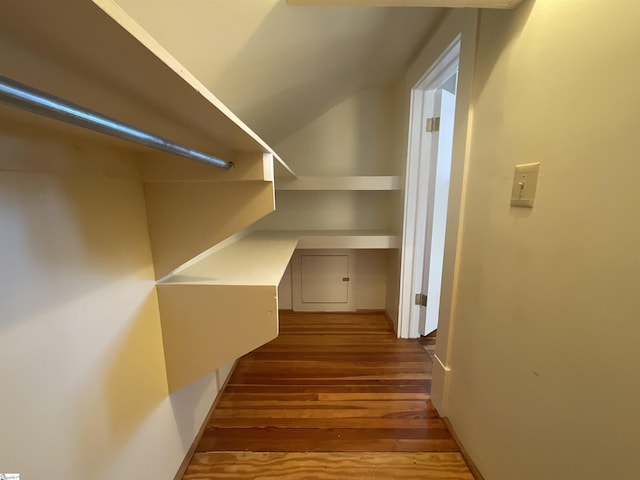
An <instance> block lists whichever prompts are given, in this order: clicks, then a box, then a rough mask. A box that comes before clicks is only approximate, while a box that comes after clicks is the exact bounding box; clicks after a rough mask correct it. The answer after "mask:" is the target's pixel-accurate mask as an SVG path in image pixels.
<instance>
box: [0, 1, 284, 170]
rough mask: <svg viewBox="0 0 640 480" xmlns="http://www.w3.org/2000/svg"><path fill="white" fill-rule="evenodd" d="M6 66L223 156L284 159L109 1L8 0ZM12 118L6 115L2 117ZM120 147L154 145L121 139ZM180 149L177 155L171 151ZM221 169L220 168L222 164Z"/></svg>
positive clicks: (30, 120)
mask: <svg viewBox="0 0 640 480" xmlns="http://www.w3.org/2000/svg"><path fill="white" fill-rule="evenodd" d="M0 56H1V58H2V75H4V76H5V77H8V78H10V79H13V80H15V81H17V82H21V83H23V84H26V85H28V86H30V87H33V88H35V89H38V90H41V91H43V92H47V93H49V94H51V95H54V96H57V97H60V98H62V99H64V100H67V101H69V102H72V103H75V104H77V105H80V106H82V107H85V108H87V109H90V110H93V111H96V112H98V113H100V114H102V115H104V116H107V117H111V118H113V119H115V120H117V121H119V122H122V123H126V124H128V125H131V126H133V127H136V128H138V129H141V130H145V131H148V132H150V133H153V134H154V135H157V136H160V137H164V138H167V139H169V140H171V141H173V142H176V143H180V144H183V145H185V146H187V147H189V148H192V149H195V150H200V151H202V152H204V153H207V154H209V155H213V156H216V157H218V158H221V159H223V160H227V161H232V162H234V163H235V162H236V161H237V157H242V155H243V154H246V153H271V154H273V156H274V160H275V163H276V170H277V171H278V174H279V175H286V176H290V177H294V176H295V175H294V174H293V173H292V172H291V170H290V169H289V167H288V166H286V164H284V162H283V161H282V160H281V159H280V158H279V157H278V155H276V154H275V152H273V150H272V149H271V148H270V147H269V146H268V145H267V144H266V143H265V142H264V141H263V140H262V139H260V137H258V135H256V134H255V133H254V132H253V131H252V130H251V129H250V128H249V127H247V125H245V124H244V123H243V122H242V121H241V120H240V119H239V118H238V117H236V116H235V115H234V114H233V113H232V112H231V111H230V110H229V109H228V108H227V107H226V106H225V105H224V104H223V103H222V102H221V101H220V100H218V99H217V98H216V97H215V96H214V95H213V94H212V93H211V92H210V91H209V90H207V88H206V87H205V86H204V85H203V84H202V83H201V82H199V81H198V80H197V79H196V78H195V77H194V76H193V75H192V74H191V73H189V72H188V71H187V70H186V69H185V68H184V67H183V66H182V65H181V64H180V63H179V62H178V61H177V60H176V59H175V58H173V57H172V56H171V55H170V54H169V53H168V52H167V51H166V50H165V49H164V48H163V47H162V46H161V45H160V44H159V43H158V42H157V41H155V40H154V39H153V38H152V37H151V36H150V35H149V34H148V33H147V32H146V31H145V30H144V29H143V28H142V27H140V25H138V24H137V23H136V22H135V21H134V20H133V19H131V17H129V16H128V15H127V14H126V13H125V12H124V11H123V10H122V9H121V8H120V7H119V6H118V5H117V4H116V3H115V2H114V1H113V0H94V1H93V2H91V1H88V0H58V1H55V2H39V3H38V7H37V8H34V6H33V3H32V2H25V1H24V0H6V1H4V2H3V4H2V15H1V16H0ZM7 121H8V122H7ZM16 121H18V122H19V123H20V124H22V125H24V124H28V125H29V127H30V128H31V129H32V130H34V131H35V130H36V129H40V130H45V131H53V132H58V133H59V132H62V133H63V134H65V135H68V136H70V137H74V136H89V137H90V138H98V136H97V134H95V133H85V132H84V131H83V130H80V129H79V128H78V127H69V126H65V125H63V124H60V122H57V121H54V120H49V119H45V118H41V117H36V116H35V115H32V114H26V113H24V112H20V111H17V110H15V109H14V108H11V107H7V106H0V122H2V123H5V122H6V123H7V124H10V123H15V122H16ZM100 138H104V141H108V142H116V144H117V145H118V146H119V147H123V148H127V149H131V150H135V151H141V152H146V153H148V152H151V150H149V149H148V148H147V147H142V146H137V145H135V144H132V143H130V142H126V141H124V140H108V139H107V138H108V137H106V138H105V137H102V136H100ZM176 158H180V157H176ZM221 172H222V173H221V175H224V171H221Z"/></svg>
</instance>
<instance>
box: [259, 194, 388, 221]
mask: <svg viewBox="0 0 640 480" xmlns="http://www.w3.org/2000/svg"><path fill="white" fill-rule="evenodd" d="M389 194H390V192H369V191H351V190H344V191H337V192H329V191H322V190H307V191H293V190H291V191H290V190H280V191H277V192H276V211H275V212H273V213H270V214H269V215H267V216H265V217H264V218H263V219H261V220H259V221H258V222H256V223H255V226H256V228H257V229H262V230H387V229H389V223H390V221H391V220H390V213H391V212H390V209H389V200H388V199H389Z"/></svg>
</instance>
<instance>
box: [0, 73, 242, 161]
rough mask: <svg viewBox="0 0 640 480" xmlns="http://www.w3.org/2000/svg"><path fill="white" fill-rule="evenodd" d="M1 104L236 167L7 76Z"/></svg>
mask: <svg viewBox="0 0 640 480" xmlns="http://www.w3.org/2000/svg"><path fill="white" fill-rule="evenodd" d="M0 102H2V103H4V104H6V105H10V106H13V107H17V108H20V109H22V110H27V111H29V112H31V113H37V114H38V115H43V116H45V117H49V118H53V119H55V120H60V121H62V122H66V123H71V124H73V125H76V126H78V127H83V128H87V129H89V130H94V131H96V132H99V133H104V134H105V135H111V136H112V137H116V138H121V139H124V140H129V141H131V142H134V143H139V144H142V145H146V146H147V147H151V148H155V149H157V150H162V151H164V152H169V153H173V154H176V155H180V156H182V157H185V158H189V159H191V160H196V161H198V162H201V163H206V164H207V165H213V166H215V167H219V168H233V166H234V165H233V162H226V161H224V160H221V159H219V158H217V157H214V156H211V155H207V154H206V153H202V152H199V151H197V150H192V149H190V148H187V147H185V146H182V145H180V144H179V143H175V142H172V141H171V140H167V139H165V138H162V137H158V136H157V135H154V134H152V133H149V132H145V131H144V130H139V129H137V128H135V127H132V126H130V125H127V124H126V123H122V122H119V121H117V120H114V119H112V118H109V117H107V116H104V115H101V114H99V113H97V112H94V111H92V110H89V109H87V108H84V107H81V106H79V105H76V104H74V103H71V102H67V101H66V100H63V99H61V98H58V97H56V96H54V95H49V94H48V93H45V92H42V91H40V90H36V89H35V88H31V87H29V86H27V85H24V84H22V83H20V82H16V81H15V80H11V79H10V78H7V77H3V76H0Z"/></svg>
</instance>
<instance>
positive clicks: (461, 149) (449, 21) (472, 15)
mask: <svg viewBox="0 0 640 480" xmlns="http://www.w3.org/2000/svg"><path fill="white" fill-rule="evenodd" d="M478 18H479V15H478V10H477V9H454V10H453V11H452V12H451V13H450V14H449V15H448V16H447V18H446V19H445V21H444V22H443V23H442V25H441V26H440V28H439V29H438V31H437V32H436V33H435V34H434V36H433V37H432V38H431V40H430V41H429V43H428V44H427V45H426V46H425V48H424V49H423V50H422V51H421V52H420V53H419V54H418V56H417V58H416V60H415V62H414V63H413V65H412V66H411V67H410V68H409V71H408V72H407V75H406V78H405V85H406V86H405V87H404V91H405V92H406V95H407V97H408V96H409V94H410V93H411V88H412V86H414V85H418V84H419V83H420V80H421V79H423V78H425V72H427V74H428V73H429V72H431V71H432V70H433V68H434V66H435V65H437V64H438V62H439V60H440V59H441V58H442V56H443V52H446V51H448V49H449V48H450V46H451V45H452V44H453V43H455V42H457V41H458V42H460V65H459V69H458V88H457V92H456V113H455V127H454V130H455V132H454V137H453V151H452V155H451V177H450V183H449V207H448V209H447V227H446V232H447V238H446V243H445V250H444V261H443V270H442V284H441V285H442V290H441V294H440V309H439V320H438V335H437V340H436V352H435V355H434V363H433V379H432V382H431V401H432V402H433V405H434V406H435V408H436V409H437V410H438V413H439V414H440V415H441V416H443V417H444V416H447V415H448V411H449V385H450V383H451V382H452V381H453V380H452V379H453V378H455V369H454V368H453V363H454V361H455V358H454V356H453V353H455V352H454V351H453V348H452V346H453V345H455V334H456V332H457V331H458V329H460V328H464V327H463V326H460V325H456V297H457V294H458V293H457V290H458V271H459V268H460V267H459V265H460V262H461V260H462V254H461V252H462V251H463V250H462V247H463V245H462V242H461V241H460V240H459V239H460V236H461V231H460V227H461V225H462V224H463V219H464V203H465V189H466V171H467V165H468V158H469V149H470V139H471V126H472V122H473V109H472V96H473V95H474V94H475V95H481V93H482V92H481V87H478V89H476V90H475V91H474V88H473V87H474V85H473V83H474V82H473V77H474V69H475V58H476V39H477V32H478ZM407 100H408V98H407ZM407 103H408V102H407ZM405 118H406V119H407V120H408V115H407V116H406V117H405ZM408 167H409V165H407V171H408ZM408 175H409V174H408ZM403 233H406V232H404V231H403ZM409 238H413V237H407V236H406V235H405V236H403V247H404V246H407V245H408V246H409V248H413V246H412V245H410V242H411V240H409ZM399 260H400V259H399ZM400 267H401V268H405V269H406V268H407V266H406V263H404V264H402V265H401V266H400ZM405 273H406V272H403V273H402V274H401V282H402V285H401V290H400V292H399V302H398V303H399V309H398V314H399V317H398V336H399V337H405V338H406V337H408V336H409V327H410V325H409V319H408V315H407V313H406V312H407V310H408V309H409V308H410V305H407V304H406V301H407V300H413V299H412V298H410V297H411V290H410V287H411V285H410V282H409V279H408V278H406V275H405ZM407 289H409V290H408V292H409V294H408V295H407V294H406V291H407ZM403 302H404V305H403ZM401 313H402V315H400V314H401Z"/></svg>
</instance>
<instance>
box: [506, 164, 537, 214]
mask: <svg viewBox="0 0 640 480" xmlns="http://www.w3.org/2000/svg"><path fill="white" fill-rule="evenodd" d="M539 171H540V162H536V163H525V164H523V165H516V171H515V174H514V175H513V189H512V190H511V206H512V207H527V208H533V201H534V200H535V198H536V187H537V186H538V172H539Z"/></svg>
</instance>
